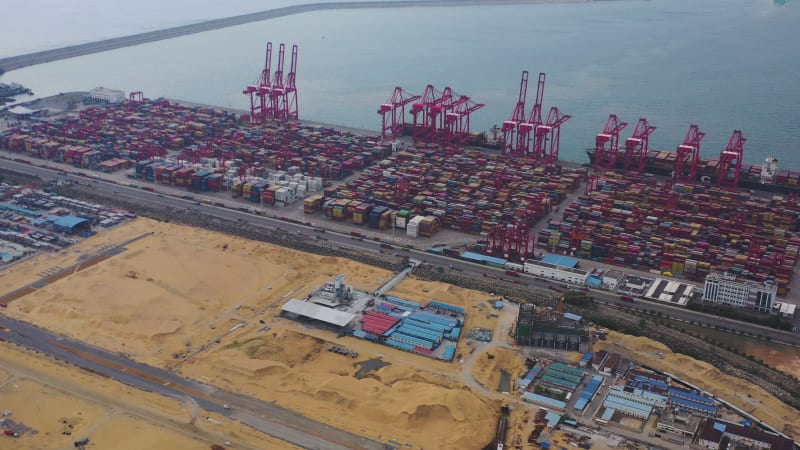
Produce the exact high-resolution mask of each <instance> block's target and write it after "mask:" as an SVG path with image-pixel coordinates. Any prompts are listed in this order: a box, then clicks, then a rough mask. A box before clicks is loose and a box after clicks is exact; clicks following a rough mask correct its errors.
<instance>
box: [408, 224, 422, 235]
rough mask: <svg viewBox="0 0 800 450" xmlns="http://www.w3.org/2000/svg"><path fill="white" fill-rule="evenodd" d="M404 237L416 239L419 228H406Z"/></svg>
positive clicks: (409, 226)
mask: <svg viewBox="0 0 800 450" xmlns="http://www.w3.org/2000/svg"><path fill="white" fill-rule="evenodd" d="M406 236H408V237H418V236H419V227H416V226H411V225H410V224H409V225H408V228H406Z"/></svg>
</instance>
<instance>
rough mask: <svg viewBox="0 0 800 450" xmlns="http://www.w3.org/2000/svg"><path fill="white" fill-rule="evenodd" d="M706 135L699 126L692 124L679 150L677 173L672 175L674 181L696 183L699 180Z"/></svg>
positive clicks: (676, 162)
mask: <svg viewBox="0 0 800 450" xmlns="http://www.w3.org/2000/svg"><path fill="white" fill-rule="evenodd" d="M705 135H706V134H705V133H703V132H701V131H700V128H699V127H698V126H697V125H695V124H692V125H690V126H689V131H687V132H686V137H685V138H683V144H681V145H679V146H678V148H677V154H678V156H677V159H676V160H675V171H674V172H673V175H672V180H673V181H675V182H681V181H684V182H689V183H694V182H695V180H696V179H697V162H698V161H699V160H700V142H701V141H702V140H703V138H704V137H705Z"/></svg>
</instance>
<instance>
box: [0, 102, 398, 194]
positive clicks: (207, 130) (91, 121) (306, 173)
mask: <svg viewBox="0 0 800 450" xmlns="http://www.w3.org/2000/svg"><path fill="white" fill-rule="evenodd" d="M0 148H4V149H7V150H11V151H16V152H27V153H29V154H31V155H32V156H35V157H39V158H43V159H52V160H55V161H61V162H64V163H66V164H70V165H76V166H82V167H89V168H94V167H95V166H97V165H98V164H99V163H101V162H103V161H108V160H112V159H114V158H121V159H126V160H129V161H145V160H152V159H154V158H156V157H159V158H164V157H167V156H168V155H169V154H170V153H171V152H174V154H172V155H171V156H170V158H171V159H173V160H174V161H176V162H177V161H180V162H181V164H182V165H190V164H191V165H198V164H200V163H201V162H202V164H203V165H205V166H206V167H205V168H206V169H214V170H215V171H216V169H219V168H220V167H221V166H222V162H224V161H230V160H236V159H238V160H241V161H242V162H243V163H245V164H248V165H252V166H258V167H261V168H263V169H265V170H272V171H280V170H285V171H287V172H288V173H289V175H290V176H291V179H288V180H286V185H284V186H283V187H285V188H286V189H287V190H286V191H283V192H282V193H280V194H278V195H277V196H276V201H282V202H285V203H286V202H288V203H290V202H292V201H294V200H295V199H296V198H302V197H305V195H306V193H307V192H313V191H318V190H321V189H322V187H323V181H322V179H323V178H324V179H341V178H342V177H344V176H346V174H349V173H352V171H353V170H359V169H362V168H364V167H368V166H369V165H371V164H373V163H374V162H376V161H380V160H382V159H383V158H386V157H388V156H390V155H391V151H392V147H391V145H390V144H381V143H378V142H377V141H376V140H374V139H373V138H370V137H367V136H358V135H355V134H352V133H349V132H340V131H336V130H333V129H331V128H324V127H314V126H305V125H303V126H300V125H298V123H296V122H290V123H285V122H279V121H274V122H268V123H266V124H250V123H244V122H241V121H240V118H239V117H238V116H237V115H236V114H234V113H230V112H226V111H222V110H218V109H211V108H204V107H186V106H183V105H179V104H172V103H170V102H168V101H166V100H155V101H149V100H147V101H144V102H123V103H119V104H109V105H106V106H101V107H90V108H87V109H84V110H82V111H81V112H80V115H79V117H69V118H63V117H54V118H46V119H44V120H41V121H37V122H30V123H24V124H23V125H21V126H18V127H15V128H14V129H13V130H11V131H9V132H4V133H3V134H2V135H1V136H0ZM218 163H219V164H218ZM198 170H199V169H198ZM137 173H140V172H138V171H137ZM143 173H144V174H145V176H144V177H143V178H144V179H146V180H148V181H154V182H155V180H156V174H155V172H152V173H151V172H149V171H145V172H143ZM170 175H171V176H170V177H169V178H161V177H159V180H165V181H168V183H165V184H174V185H191V186H192V188H195V187H197V188H198V190H217V189H224V187H225V185H226V181H225V180H223V179H217V178H211V179H209V180H205V181H199V180H198V183H187V179H188V178H189V177H187V176H186V175H185V174H183V175H181V178H180V183H179V182H178V181H177V178H176V177H175V176H174V174H172V173H170ZM265 181H269V182H270V185H273V184H278V183H274V182H273V180H265ZM159 182H163V181H159ZM215 186H218V187H215ZM259 201H261V200H260V199H259Z"/></svg>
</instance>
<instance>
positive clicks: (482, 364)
mask: <svg viewBox="0 0 800 450" xmlns="http://www.w3.org/2000/svg"><path fill="white" fill-rule="evenodd" d="M475 358H476V361H475V363H474V365H473V367H472V375H473V376H474V377H475V380H477V381H478V382H479V383H480V384H481V385H483V386H484V387H485V388H486V389H489V390H492V391H497V390H498V388H499V386H500V378H501V376H500V370H505V371H506V372H508V373H510V374H511V389H512V391H511V392H514V381H516V380H517V379H519V378H522V377H524V376H525V369H526V367H525V356H523V355H521V354H519V353H517V352H514V351H513V350H509V349H507V348H501V347H498V348H490V349H488V350H486V351H483V352H481V353H480V354H478V355H477V356H476V357H475Z"/></svg>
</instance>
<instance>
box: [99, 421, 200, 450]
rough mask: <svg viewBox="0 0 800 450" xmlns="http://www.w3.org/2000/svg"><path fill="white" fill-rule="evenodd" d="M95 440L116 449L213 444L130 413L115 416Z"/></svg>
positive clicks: (191, 449) (196, 448)
mask: <svg viewBox="0 0 800 450" xmlns="http://www.w3.org/2000/svg"><path fill="white" fill-rule="evenodd" d="M121 436H125V438H124V439H120V437H121ZM91 443H92V444H93V445H94V446H95V448H113V449H114V450H140V449H145V448H153V449H156V448H164V449H167V448H168V449H182V450H208V449H209V448H210V447H211V444H209V443H208V442H206V441H203V440H198V439H195V438H193V437H192V436H190V435H186V434H179V433H175V432H173V431H171V430H168V429H165V428H164V427H162V426H160V425H156V424H154V423H148V422H144V421H142V420H139V419H136V418H133V417H130V416H127V415H116V416H114V417H111V418H110V419H109V420H108V421H107V422H106V423H104V424H103V425H102V426H101V427H100V428H99V429H98V430H96V431H94V432H93V433H92V434H91Z"/></svg>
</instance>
